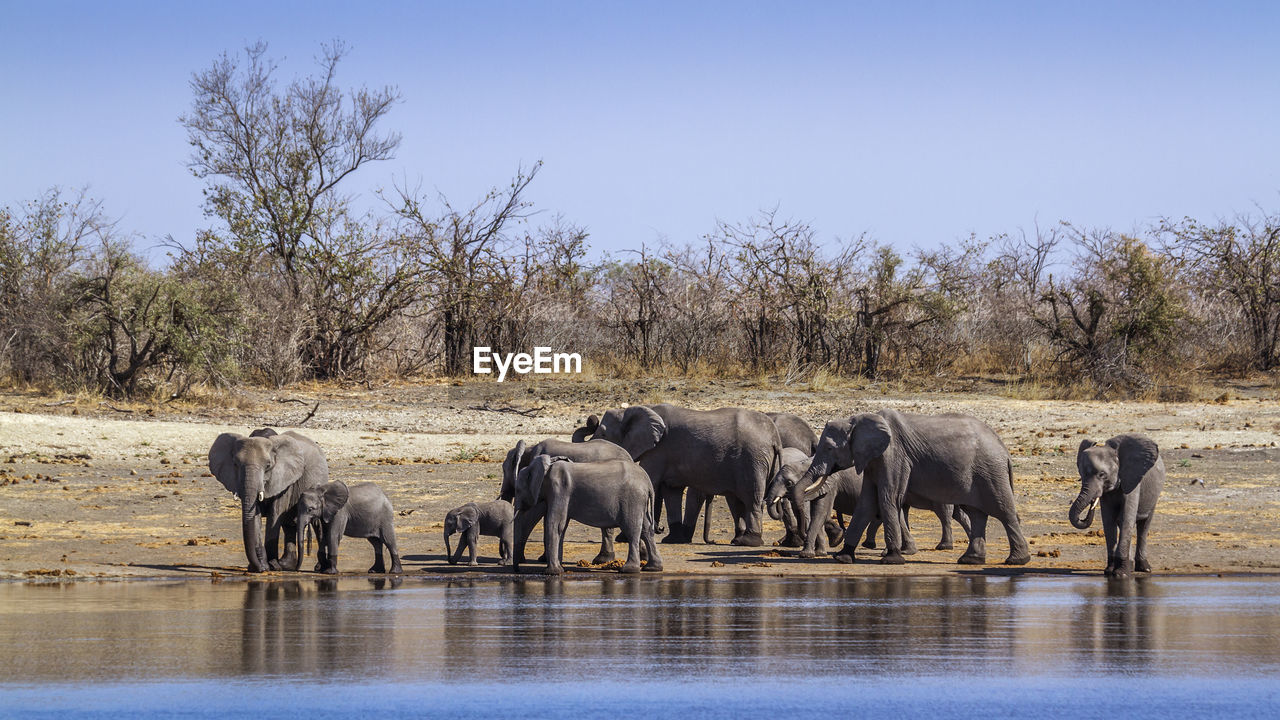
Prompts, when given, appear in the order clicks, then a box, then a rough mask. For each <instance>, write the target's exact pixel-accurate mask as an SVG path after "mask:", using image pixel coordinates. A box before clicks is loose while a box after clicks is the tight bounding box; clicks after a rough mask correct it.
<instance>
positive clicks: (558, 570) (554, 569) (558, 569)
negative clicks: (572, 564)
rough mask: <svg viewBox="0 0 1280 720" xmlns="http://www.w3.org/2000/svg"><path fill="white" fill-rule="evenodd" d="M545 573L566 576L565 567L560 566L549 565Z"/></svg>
mask: <svg viewBox="0 0 1280 720" xmlns="http://www.w3.org/2000/svg"><path fill="white" fill-rule="evenodd" d="M544 572H545V573H546V574H547V575H563V574H564V567H562V566H560V565H548V566H547V569H546V570H545V571H544Z"/></svg>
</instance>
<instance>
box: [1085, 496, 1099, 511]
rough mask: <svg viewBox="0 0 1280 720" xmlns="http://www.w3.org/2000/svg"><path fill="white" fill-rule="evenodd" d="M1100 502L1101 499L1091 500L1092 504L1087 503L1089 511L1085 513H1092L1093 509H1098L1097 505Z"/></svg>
mask: <svg viewBox="0 0 1280 720" xmlns="http://www.w3.org/2000/svg"><path fill="white" fill-rule="evenodd" d="M1101 500H1102V498H1101V497H1096V498H1094V499H1093V502H1091V503H1089V509H1088V510H1086V511H1085V512H1093V510H1094V508H1096V507H1098V503H1099V502H1100V501H1101Z"/></svg>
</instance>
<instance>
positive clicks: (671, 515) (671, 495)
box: [662, 483, 693, 545]
mask: <svg viewBox="0 0 1280 720" xmlns="http://www.w3.org/2000/svg"><path fill="white" fill-rule="evenodd" d="M662 499H663V502H665V503H666V506H667V518H668V520H669V521H670V523H671V529H670V531H669V532H668V533H667V536H666V537H664V538H663V539H662V542H664V543H673V544H680V545H683V544H687V543H690V542H693V530H692V529H691V528H686V527H685V524H684V521H683V518H684V515H683V513H682V512H681V502H682V501H683V499H684V488H682V487H673V486H671V485H668V484H666V483H663V484H662Z"/></svg>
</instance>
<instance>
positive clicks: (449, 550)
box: [444, 530, 457, 565]
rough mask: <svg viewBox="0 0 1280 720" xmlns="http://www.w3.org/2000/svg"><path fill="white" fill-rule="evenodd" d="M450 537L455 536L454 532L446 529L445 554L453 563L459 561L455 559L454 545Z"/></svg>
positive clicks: (451, 563) (450, 562)
mask: <svg viewBox="0 0 1280 720" xmlns="http://www.w3.org/2000/svg"><path fill="white" fill-rule="evenodd" d="M450 537H453V533H451V532H449V531H448V530H445V531H444V556H445V558H446V559H447V560H448V561H449V564H450V565H453V564H455V563H456V562H457V561H456V560H454V559H453V545H451V544H449V538H450Z"/></svg>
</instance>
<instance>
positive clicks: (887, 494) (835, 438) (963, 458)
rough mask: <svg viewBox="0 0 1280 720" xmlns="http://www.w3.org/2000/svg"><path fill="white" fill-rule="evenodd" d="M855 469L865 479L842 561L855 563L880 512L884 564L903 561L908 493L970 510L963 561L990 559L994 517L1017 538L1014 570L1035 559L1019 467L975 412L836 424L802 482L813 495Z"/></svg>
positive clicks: (870, 416)
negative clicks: (1017, 496) (1022, 514)
mask: <svg viewBox="0 0 1280 720" xmlns="http://www.w3.org/2000/svg"><path fill="white" fill-rule="evenodd" d="M850 467H852V468H854V469H856V470H857V471H858V472H861V473H862V475H863V501H861V502H859V503H858V506H857V509H856V510H855V511H854V516H853V519H852V520H851V521H850V523H849V528H848V530H847V531H846V533H845V544H844V548H843V549H842V550H841V551H840V553H839V554H838V555H837V559H840V560H842V561H844V562H853V558H854V550H855V545H854V543H856V540H854V541H853V542H851V541H850V538H851V537H852V538H858V537H861V535H862V531H863V530H864V529H866V527H867V525H868V524H869V523H870V522H871V520H872V519H873V518H874V517H875V513H876V510H879V513H880V521H881V523H883V527H884V541H885V553H884V556H883V557H881V559H880V561H881V562H882V563H886V564H902V563H903V562H905V560H904V559H903V557H902V544H901V542H902V541H901V537H902V535H901V527H900V525H901V520H900V517H901V509H902V504H903V500H904V498H905V497H906V494H907V491H908V489H910V491H911V492H912V493H913V494H915V495H918V496H920V497H922V498H924V499H926V500H929V501H932V502H935V503H944V504H950V505H957V506H960V507H962V508H964V509H965V511H966V513H967V514H968V516H969V522H970V525H971V529H970V535H969V548H968V549H967V550H966V551H965V553H964V554H963V555H961V556H960V559H959V562H960V563H962V564H973V565H976V564H982V563H984V562H986V558H987V545H986V529H987V518H988V517H994V518H996V519H997V520H999V521H1000V522H1001V523H1002V524H1003V525H1004V529H1005V534H1006V535H1008V537H1009V556H1008V557H1007V558H1005V564H1007V565H1024V564H1026V563H1027V561H1028V560H1030V559H1031V553H1030V551H1029V549H1028V547H1027V540H1026V538H1025V537H1023V535H1022V528H1021V524H1020V523H1019V521H1018V511H1017V508H1016V507H1015V505H1014V498H1013V462H1012V460H1010V458H1009V451H1008V450H1007V449H1005V446H1004V443H1003V442H1001V441H1000V437H999V436H998V435H996V433H995V431H994V430H992V429H991V428H990V427H988V426H987V425H986V424H985V423H983V422H982V421H981V420H978V419H977V418H975V417H971V416H969V415H956V414H948V415H915V414H908V413H901V412H898V411H897V410H881V411H880V412H878V413H863V414H860V415H854V416H853V417H851V418H849V419H848V420H832V421H831V422H828V423H827V425H826V427H825V428H824V429H823V430H822V437H821V438H819V439H818V449H817V452H816V453H815V454H814V457H813V462H812V463H811V464H810V465H809V469H808V470H806V471H805V473H804V475H803V476H802V477H801V479H800V486H801V487H802V488H804V492H805V493H806V494H807V493H810V492H813V491H815V490H818V489H820V488H821V487H822V486H823V485H824V484H825V483H827V482H830V480H829V477H830V475H831V474H832V473H834V472H836V471H838V470H843V469H845V468H850Z"/></svg>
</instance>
